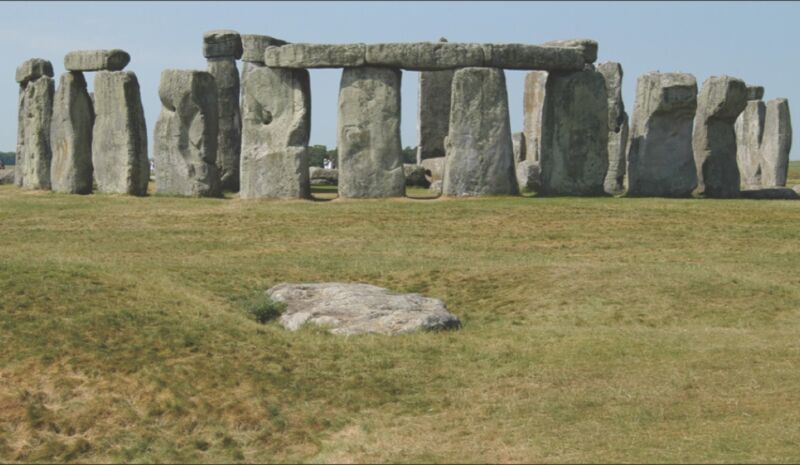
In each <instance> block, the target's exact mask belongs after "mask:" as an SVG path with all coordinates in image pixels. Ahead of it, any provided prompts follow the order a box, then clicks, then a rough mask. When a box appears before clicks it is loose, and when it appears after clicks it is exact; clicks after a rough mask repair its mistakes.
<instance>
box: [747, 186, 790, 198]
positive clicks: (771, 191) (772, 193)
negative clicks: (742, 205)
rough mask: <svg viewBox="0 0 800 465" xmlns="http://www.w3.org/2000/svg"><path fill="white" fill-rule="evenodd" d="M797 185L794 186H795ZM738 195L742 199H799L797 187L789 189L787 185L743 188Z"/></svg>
mask: <svg viewBox="0 0 800 465" xmlns="http://www.w3.org/2000/svg"><path fill="white" fill-rule="evenodd" d="M796 187H797V186H795V188H796ZM739 196H740V197H742V198H744V199H758V200H762V199H763V200H773V199H775V200H795V199H800V195H798V193H797V189H789V188H788V187H769V188H762V189H743V190H742V191H741V192H740V193H739Z"/></svg>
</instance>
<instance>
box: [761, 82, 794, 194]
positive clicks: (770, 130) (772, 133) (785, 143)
mask: <svg viewBox="0 0 800 465" xmlns="http://www.w3.org/2000/svg"><path fill="white" fill-rule="evenodd" d="M791 148H792V122H791V117H790V115H789V101H788V100H786V99H784V98H779V99H774V100H770V101H768V102H767V105H766V112H765V116H764V135H763V137H762V139H761V185H762V186H763V187H782V186H785V185H786V177H787V175H788V172H789V151H790V150H791Z"/></svg>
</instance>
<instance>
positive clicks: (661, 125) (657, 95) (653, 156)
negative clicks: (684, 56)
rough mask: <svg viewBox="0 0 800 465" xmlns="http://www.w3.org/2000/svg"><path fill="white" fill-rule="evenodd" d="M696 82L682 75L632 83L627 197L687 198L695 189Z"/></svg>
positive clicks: (645, 77)
mask: <svg viewBox="0 0 800 465" xmlns="http://www.w3.org/2000/svg"><path fill="white" fill-rule="evenodd" d="M696 109H697V81H696V80H695V78H694V76H692V75H691V74H685V73H647V74H643V75H641V76H639V79H638V80H637V82H636V103H635V108H634V111H633V125H632V128H631V139H630V148H629V150H628V195H630V196H652V197H686V196H688V195H690V194H691V193H692V190H693V189H694V188H695V186H696V185H697V173H696V172H695V167H694V157H693V155H692V120H693V119H694V114H695V110H696Z"/></svg>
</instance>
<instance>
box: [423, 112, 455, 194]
mask: <svg viewBox="0 0 800 465" xmlns="http://www.w3.org/2000/svg"><path fill="white" fill-rule="evenodd" d="M448 119H450V117H449V115H448ZM421 165H422V167H423V168H425V171H426V172H428V173H430V175H428V177H429V178H430V179H429V180H430V181H431V182H433V181H437V180H441V179H442V178H444V157H435V158H427V159H425V160H422V163H421Z"/></svg>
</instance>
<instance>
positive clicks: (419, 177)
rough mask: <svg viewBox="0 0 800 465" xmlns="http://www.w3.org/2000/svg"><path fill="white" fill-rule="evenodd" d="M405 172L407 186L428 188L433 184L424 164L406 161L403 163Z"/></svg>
mask: <svg viewBox="0 0 800 465" xmlns="http://www.w3.org/2000/svg"><path fill="white" fill-rule="evenodd" d="M403 173H404V174H405V177H406V186H416V187H425V188H427V187H429V186H430V185H431V183H430V181H428V178H427V175H426V173H427V170H426V169H425V167H424V166H421V165H414V164H408V163H405V164H403Z"/></svg>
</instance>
